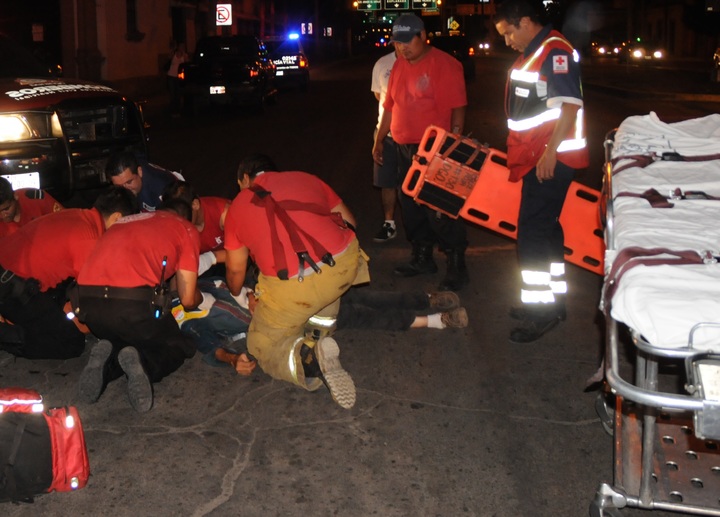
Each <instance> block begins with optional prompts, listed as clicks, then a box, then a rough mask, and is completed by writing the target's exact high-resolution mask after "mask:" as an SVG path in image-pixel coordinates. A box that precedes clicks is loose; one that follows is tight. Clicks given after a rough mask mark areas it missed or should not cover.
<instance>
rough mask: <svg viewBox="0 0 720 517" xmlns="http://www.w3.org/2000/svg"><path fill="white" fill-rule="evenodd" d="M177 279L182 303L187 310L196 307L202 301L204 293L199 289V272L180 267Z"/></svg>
mask: <svg viewBox="0 0 720 517" xmlns="http://www.w3.org/2000/svg"><path fill="white" fill-rule="evenodd" d="M175 279H176V280H177V290H178V296H179V297H180V303H182V304H183V307H184V308H185V310H193V309H195V308H196V307H197V306H198V305H199V304H200V302H202V294H201V293H200V291H198V290H197V272H195V271H188V270H186V269H179V270H178V272H177V273H176V274H175Z"/></svg>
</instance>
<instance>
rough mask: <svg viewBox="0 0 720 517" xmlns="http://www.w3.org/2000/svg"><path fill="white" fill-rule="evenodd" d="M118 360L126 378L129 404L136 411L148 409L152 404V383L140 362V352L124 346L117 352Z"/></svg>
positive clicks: (141, 411)
mask: <svg viewBox="0 0 720 517" xmlns="http://www.w3.org/2000/svg"><path fill="white" fill-rule="evenodd" d="M118 362H119V363H120V367H121V368H122V369H123V371H124V372H125V375H127V378H128V381H127V383H128V384H127V390H128V399H130V405H131V406H132V407H133V409H134V410H135V411H137V412H138V413H145V412H147V411H150V408H152V405H153V394H152V384H150V379H148V376H147V374H146V373H145V369H144V368H143V366H142V363H141V362H140V354H139V353H138V351H137V350H136V349H134V348H132V347H125V348H123V349H122V350H120V353H119V354H118Z"/></svg>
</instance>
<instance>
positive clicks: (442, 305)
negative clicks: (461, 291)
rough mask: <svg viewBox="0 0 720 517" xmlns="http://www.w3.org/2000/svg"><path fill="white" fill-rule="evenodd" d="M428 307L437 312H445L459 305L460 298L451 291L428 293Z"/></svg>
mask: <svg viewBox="0 0 720 517" xmlns="http://www.w3.org/2000/svg"><path fill="white" fill-rule="evenodd" d="M428 297H429V298H430V308H431V309H433V310H434V311H437V312H447V311H451V310H453V309H457V308H458V307H460V298H459V297H458V295H457V294H455V293H453V292H452V291H437V292H433V293H428Z"/></svg>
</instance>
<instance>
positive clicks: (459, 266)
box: [438, 249, 470, 291]
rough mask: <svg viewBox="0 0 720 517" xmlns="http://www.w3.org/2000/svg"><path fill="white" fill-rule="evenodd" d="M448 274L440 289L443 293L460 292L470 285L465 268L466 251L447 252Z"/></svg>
mask: <svg viewBox="0 0 720 517" xmlns="http://www.w3.org/2000/svg"><path fill="white" fill-rule="evenodd" d="M445 254H446V255H447V272H446V273H445V278H444V279H443V281H442V282H441V283H440V286H439V287H438V289H440V290H441V291H459V290H460V289H462V288H463V287H465V286H466V285H467V284H469V283H470V276H469V275H468V272H467V266H465V250H457V249H452V250H447V251H446V252H445Z"/></svg>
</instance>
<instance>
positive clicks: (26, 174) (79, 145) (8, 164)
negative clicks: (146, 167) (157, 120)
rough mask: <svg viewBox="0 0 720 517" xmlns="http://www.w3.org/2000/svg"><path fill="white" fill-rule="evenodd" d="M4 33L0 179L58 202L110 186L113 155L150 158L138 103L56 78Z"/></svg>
mask: <svg viewBox="0 0 720 517" xmlns="http://www.w3.org/2000/svg"><path fill="white" fill-rule="evenodd" d="M59 74H60V72H59V69H58V67H48V66H47V65H44V64H42V63H41V62H39V61H38V60H36V59H35V57H34V56H33V55H32V53H31V52H30V51H28V50H27V49H25V48H24V47H22V46H20V45H18V44H17V43H16V42H14V41H13V40H11V39H10V38H7V37H5V36H0V175H1V176H4V177H6V178H7V179H9V180H10V183H12V185H13V188H14V189H18V188H26V187H29V188H40V189H44V190H47V191H48V192H50V193H51V194H52V195H53V196H55V197H57V198H58V199H65V198H67V197H69V196H71V195H72V194H74V193H75V192H76V191H78V190H84V189H94V188H98V187H102V186H104V185H107V184H109V180H108V178H107V176H106V175H105V165H106V163H107V161H108V159H109V158H110V156H111V155H113V154H114V153H117V152H120V151H124V150H132V151H134V152H136V153H138V154H142V155H144V154H146V153H147V148H146V137H145V133H144V120H143V114H142V110H141V108H140V106H139V105H138V104H136V103H135V102H133V101H131V100H128V99H127V98H126V97H124V96H123V95H121V94H120V93H119V92H117V91H116V90H114V89H113V88H110V87H109V86H104V85H101V84H96V83H92V82H89V81H84V80H80V79H63V78H61V77H59Z"/></svg>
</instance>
